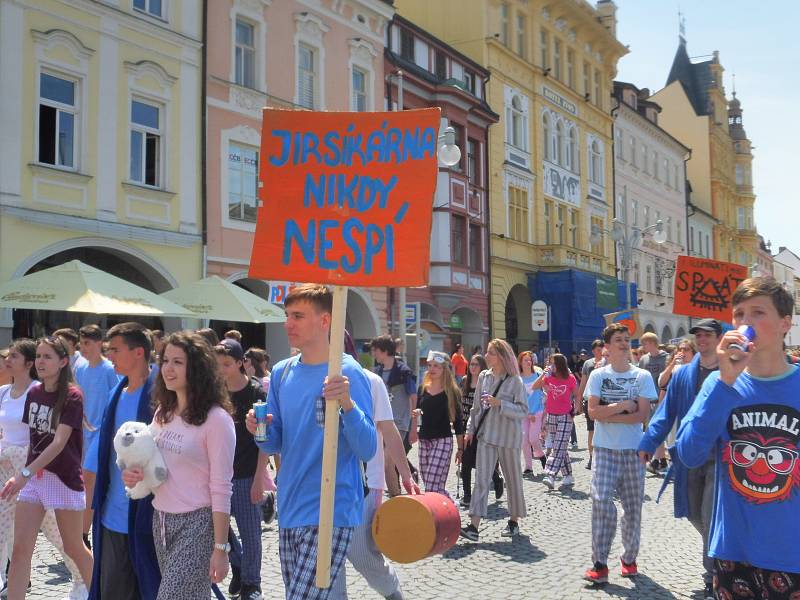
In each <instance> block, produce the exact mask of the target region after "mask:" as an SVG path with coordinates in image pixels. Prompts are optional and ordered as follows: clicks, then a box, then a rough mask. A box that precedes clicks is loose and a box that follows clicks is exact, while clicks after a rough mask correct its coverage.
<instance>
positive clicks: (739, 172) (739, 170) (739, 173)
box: [736, 165, 744, 185]
mask: <svg viewBox="0 0 800 600" xmlns="http://www.w3.org/2000/svg"><path fill="white" fill-rule="evenodd" d="M736 185H744V167H743V166H742V165H736Z"/></svg>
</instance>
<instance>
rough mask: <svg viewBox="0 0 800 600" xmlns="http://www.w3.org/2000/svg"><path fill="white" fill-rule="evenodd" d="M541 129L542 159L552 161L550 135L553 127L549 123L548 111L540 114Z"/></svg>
mask: <svg viewBox="0 0 800 600" xmlns="http://www.w3.org/2000/svg"><path fill="white" fill-rule="evenodd" d="M542 131H543V133H544V159H545V160H549V161H551V162H552V161H553V147H552V135H553V128H552V125H551V123H550V113H548V112H546V113H544V114H543V115H542Z"/></svg>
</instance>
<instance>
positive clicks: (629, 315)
mask: <svg viewBox="0 0 800 600" xmlns="http://www.w3.org/2000/svg"><path fill="white" fill-rule="evenodd" d="M603 318H604V319H605V320H606V327H608V326H609V325H611V323H620V324H621V325H625V327H627V328H628V333H630V335H631V339H632V340H638V339H639V338H640V337H641V335H642V325H641V323H639V311H638V310H637V309H635V308H631V309H628V310H621V311H619V312H613V313H608V314H607V315H603Z"/></svg>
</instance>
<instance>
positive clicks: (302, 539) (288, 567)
mask: <svg viewBox="0 0 800 600" xmlns="http://www.w3.org/2000/svg"><path fill="white" fill-rule="evenodd" d="M352 537H353V528H352V527H334V528H333V540H332V541H331V585H330V587H327V588H318V587H317V584H316V577H317V542H318V539H319V529H318V528H317V527H310V526H309V527H289V528H285V529H279V530H278V554H279V555H280V559H281V575H282V576H283V585H284V587H285V588H286V600H330V599H333V598H337V597H338V596H337V595H336V594H337V590H339V593H341V588H340V584H339V582H338V581H337V579H339V578H340V577H342V576H343V575H344V573H345V569H344V561H345V559H346V558H347V550H348V548H349V547H350V540H351V539H352ZM341 597H342V598H347V589H346V584H345V590H344V596H341Z"/></svg>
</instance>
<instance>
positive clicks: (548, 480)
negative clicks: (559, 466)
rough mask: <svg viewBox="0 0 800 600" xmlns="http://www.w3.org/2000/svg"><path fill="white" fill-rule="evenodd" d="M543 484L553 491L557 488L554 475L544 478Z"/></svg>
mask: <svg viewBox="0 0 800 600" xmlns="http://www.w3.org/2000/svg"><path fill="white" fill-rule="evenodd" d="M542 483H543V484H545V485H546V486H547V487H549V488H550V489H551V490H552V489H553V488H554V487H556V482H555V480H554V479H553V476H552V475H545V476H544V477H542Z"/></svg>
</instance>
